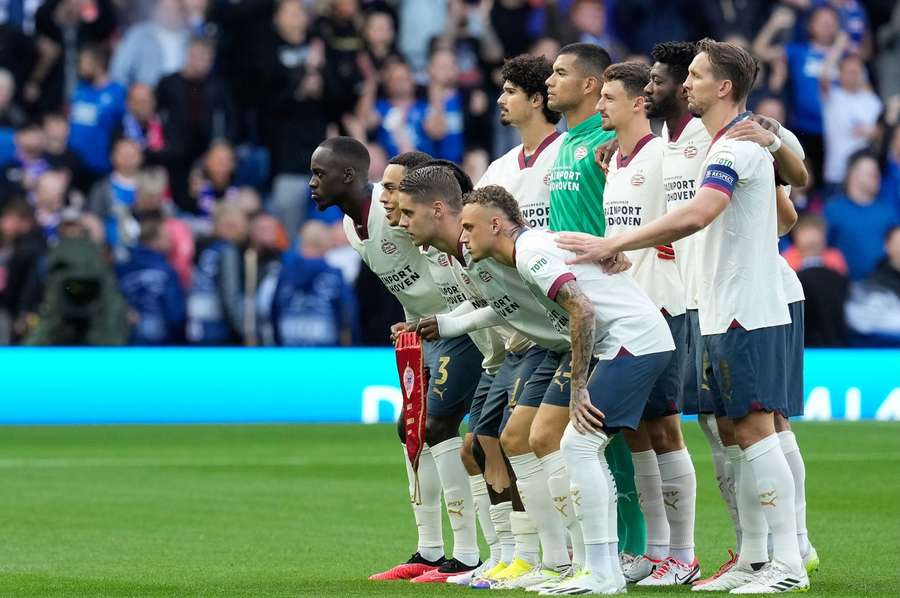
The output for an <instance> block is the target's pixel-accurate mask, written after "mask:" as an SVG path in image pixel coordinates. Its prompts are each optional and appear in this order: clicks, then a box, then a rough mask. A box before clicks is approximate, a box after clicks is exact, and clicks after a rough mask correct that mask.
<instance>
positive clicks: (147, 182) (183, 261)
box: [132, 166, 194, 289]
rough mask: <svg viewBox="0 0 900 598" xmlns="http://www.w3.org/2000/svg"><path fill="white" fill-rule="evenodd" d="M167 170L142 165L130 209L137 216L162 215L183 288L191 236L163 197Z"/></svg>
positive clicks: (189, 271) (189, 261)
mask: <svg viewBox="0 0 900 598" xmlns="http://www.w3.org/2000/svg"><path fill="white" fill-rule="evenodd" d="M168 180H169V179H168V176H167V175H166V171H165V170H163V169H162V168H160V167H158V166H154V167H150V168H144V169H143V170H142V171H141V172H140V173H138V176H137V191H136V196H135V199H134V206H133V208H132V211H133V212H134V214H135V216H136V217H137V218H138V219H145V218H154V217H156V218H162V219H163V224H164V225H165V228H166V236H167V237H168V239H169V251H168V254H167V256H166V257H167V258H168V260H169V264H171V266H172V268H174V269H175V271H176V272H177V273H178V279H179V280H180V281H181V287H182V288H185V289H187V288H189V287H190V284H191V274H192V273H193V270H194V236H193V234H192V232H191V228H190V227H189V226H188V225H187V223H185V222H184V221H183V220H180V219H178V218H175V217H174V216H173V215H172V213H171V212H172V204H171V202H169V201H168V198H167V197H166V192H167V190H168V187H169V183H168Z"/></svg>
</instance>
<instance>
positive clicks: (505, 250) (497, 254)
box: [491, 231, 519, 268]
mask: <svg viewBox="0 0 900 598" xmlns="http://www.w3.org/2000/svg"><path fill="white" fill-rule="evenodd" d="M518 236H519V231H517V232H516V233H515V234H514V235H505V234H501V235H500V237H499V238H498V239H497V245H496V246H495V247H494V251H493V254H492V255H491V257H492V258H494V259H495V260H497V262H498V263H500V264H502V265H504V266H509V267H510V268H515V267H516V238H518Z"/></svg>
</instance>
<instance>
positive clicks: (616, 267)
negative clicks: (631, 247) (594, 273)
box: [600, 251, 632, 274]
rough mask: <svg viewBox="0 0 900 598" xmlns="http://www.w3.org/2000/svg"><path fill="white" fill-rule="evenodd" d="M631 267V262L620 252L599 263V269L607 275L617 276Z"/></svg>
mask: <svg viewBox="0 0 900 598" xmlns="http://www.w3.org/2000/svg"><path fill="white" fill-rule="evenodd" d="M631 265H632V264H631V260H630V259H628V256H627V255H625V253H624V252H622V251H620V252H619V253H617V254H615V255H613V256H612V257H610V258H608V259H605V260H602V261H601V262H600V267H601V268H603V271H604V272H606V273H607V274H619V273H620V272H624V271H625V270H628V269H629V268H631Z"/></svg>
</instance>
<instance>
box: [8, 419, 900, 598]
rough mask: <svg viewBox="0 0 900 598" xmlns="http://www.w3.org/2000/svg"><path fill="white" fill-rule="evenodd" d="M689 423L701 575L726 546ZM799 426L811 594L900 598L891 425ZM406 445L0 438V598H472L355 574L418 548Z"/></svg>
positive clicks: (169, 437) (224, 437) (56, 435)
mask: <svg viewBox="0 0 900 598" xmlns="http://www.w3.org/2000/svg"><path fill="white" fill-rule="evenodd" d="M685 429H686V435H687V441H688V445H689V447H690V449H691V452H692V454H693V456H694V460H695V463H696V465H697V477H698V494H699V498H698V501H699V504H698V508H697V547H698V552H699V556H700V559H701V563H702V564H703V566H704V571H705V572H711V571H713V570H715V568H716V567H717V566H718V565H719V564H720V563H721V562H722V560H724V557H725V550H726V549H727V548H730V547H731V544H732V542H733V538H732V536H731V532H730V531H729V530H730V526H729V523H728V519H727V514H726V512H725V510H724V507H723V506H722V504H721V502H720V499H719V496H718V493H717V491H716V488H715V484H714V479H713V475H712V471H711V463H710V458H709V453H708V452H707V449H706V445H705V442H704V440H703V439H702V437H701V435H700V433H699V432H698V430H697V427H696V424H693V423H686V424H685ZM795 430H796V432H797V437H798V439H799V442H800V445H801V447H802V449H803V453H804V456H805V458H806V465H807V471H808V477H807V489H808V490H807V496H808V504H809V507H808V513H809V515H808V517H809V528H810V536H811V539H812V541H813V542H814V544H815V545H816V547H817V548H818V551H819V555H820V556H821V559H822V567H821V569H820V570H819V571H818V572H817V573H815V574H814V575H813V576H812V578H811V582H812V592H814V593H815V594H816V595H823V596H825V595H827V596H841V597H844V596H897V595H900V575H898V571H900V569H898V557H897V554H898V550H900V426H898V425H896V424H889V423H858V424H846V423H840V424H839V423H832V424H799V425H797V426H796V428H795ZM400 451H401V449H400V445H399V443H398V442H397V441H396V439H395V435H394V432H393V431H392V427H390V426H368V427H363V426H287V425H285V426H158V427H153V426H109V427H106V426H97V427H2V428H0V472H2V482H0V596H3V597H6V596H15V597H17V598H19V597H27V596H36V597H37V596H39V597H42V598H48V597H56V596H67V597H68V596H78V597H80V596H110V597H116V598H120V597H128V596H154V597H155V596H198V597H211V596H228V597H237V596H267V597H270V596H291V597H296V596H463V595H469V596H471V595H472V592H473V591H472V590H468V589H463V588H454V587H449V586H446V585H443V586H435V585H428V586H424V587H423V586H413V585H412V584H409V583H406V582H393V583H389V582H383V583H375V582H369V581H367V580H366V577H367V576H368V575H369V574H370V573H372V572H375V571H378V570H381V569H383V568H386V567H388V566H390V565H393V564H395V563H396V562H398V561H400V560H403V559H405V558H406V557H407V556H408V555H409V554H410V553H411V552H413V551H414V546H415V529H414V525H413V521H412V515H411V512H410V509H409V506H408V504H407V497H406V480H405V478H406V474H405V472H404V469H403V467H402V464H401V462H400V454H401V452H400ZM446 529H449V528H448V526H445V530H446ZM449 545H450V544H449V541H448V546H449ZM629 593H635V594H644V595H646V594H653V593H679V594H683V595H685V594H687V593H688V590H687V588H680V589H674V590H671V589H661V590H655V591H654V590H653V589H646V590H642V591H637V590H631V589H629ZM519 595H521V596H525V594H524V593H520V594H519Z"/></svg>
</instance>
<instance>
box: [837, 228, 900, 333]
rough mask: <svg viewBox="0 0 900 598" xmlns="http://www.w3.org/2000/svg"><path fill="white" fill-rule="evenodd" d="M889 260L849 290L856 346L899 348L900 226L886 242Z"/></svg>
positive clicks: (850, 319)
mask: <svg viewBox="0 0 900 598" xmlns="http://www.w3.org/2000/svg"><path fill="white" fill-rule="evenodd" d="M884 251H885V253H886V254H887V255H886V257H885V258H884V259H883V260H882V261H881V263H880V264H879V265H878V267H877V269H876V270H875V272H873V273H872V275H871V276H870V277H868V278H867V279H866V280H864V281H862V282H857V283H855V284H854V285H853V287H852V288H851V290H850V299H849V301H848V302H847V310H846V311H847V323H848V324H849V326H850V328H851V329H852V330H853V332H854V333H855V338H854V339H853V342H854V344H864V345H870V346H871V345H875V346H890V347H900V226H894V227H893V228H891V229H890V230H889V231H888V232H887V234H886V235H885V238H884Z"/></svg>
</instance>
